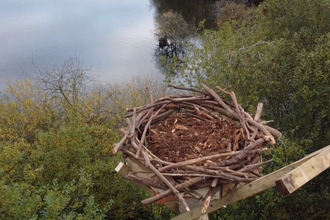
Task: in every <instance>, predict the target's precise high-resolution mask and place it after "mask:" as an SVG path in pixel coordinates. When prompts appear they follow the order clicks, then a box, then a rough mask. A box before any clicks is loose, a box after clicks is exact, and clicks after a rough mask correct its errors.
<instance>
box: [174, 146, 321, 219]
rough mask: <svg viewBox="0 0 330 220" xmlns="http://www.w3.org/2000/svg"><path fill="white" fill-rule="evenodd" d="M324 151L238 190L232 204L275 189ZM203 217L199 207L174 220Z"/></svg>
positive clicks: (220, 202)
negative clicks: (297, 169) (293, 172)
mask: <svg viewBox="0 0 330 220" xmlns="http://www.w3.org/2000/svg"><path fill="white" fill-rule="evenodd" d="M323 150H324V148H323V149H321V150H319V151H316V152H313V153H311V154H309V155H307V156H306V157H304V158H303V159H301V160H298V161H296V162H294V163H292V164H289V165H287V166H285V167H283V168H281V169H279V170H276V171H274V172H272V173H270V174H268V175H266V176H263V177H261V178H259V179H257V180H255V181H253V182H251V183H249V184H246V185H244V186H242V187H240V188H238V189H237V191H236V193H235V194H234V196H233V198H232V199H231V201H230V204H232V203H235V202H238V201H241V200H243V199H246V198H248V197H251V196H253V195H255V194H257V193H260V192H262V191H264V190H266V189H269V188H272V187H274V186H275V185H276V184H275V181H276V180H277V179H279V178H281V177H282V176H283V175H285V174H287V173H288V172H290V171H292V170H294V169H295V168H297V167H299V166H300V165H301V164H303V163H305V162H306V161H308V160H309V159H311V158H312V157H314V156H315V155H317V154H319V153H320V152H322V151H323ZM228 196H229V195H227V196H225V197H223V198H221V199H216V200H212V201H211V204H210V207H209V208H208V209H207V211H206V213H210V212H213V211H216V210H218V209H220V208H222V207H223V206H224V205H225V203H226V201H227V198H228ZM202 215H203V214H202V213H201V207H200V206H199V207H197V208H194V209H193V210H191V211H189V212H185V213H182V214H181V215H178V216H176V217H174V218H172V220H189V219H195V218H198V217H200V216H202Z"/></svg>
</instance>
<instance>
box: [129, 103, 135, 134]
mask: <svg viewBox="0 0 330 220" xmlns="http://www.w3.org/2000/svg"><path fill="white" fill-rule="evenodd" d="M132 122H133V124H132V127H130V131H129V132H130V134H129V137H132V136H133V135H134V133H135V126H136V108H134V109H133V118H132Z"/></svg>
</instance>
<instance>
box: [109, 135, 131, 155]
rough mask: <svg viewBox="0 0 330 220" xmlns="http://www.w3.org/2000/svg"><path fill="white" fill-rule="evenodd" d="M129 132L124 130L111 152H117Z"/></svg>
mask: <svg viewBox="0 0 330 220" xmlns="http://www.w3.org/2000/svg"><path fill="white" fill-rule="evenodd" d="M128 134H129V132H125V135H124V137H123V138H122V139H121V140H120V141H119V142H118V143H117V144H116V145H115V147H114V148H113V149H112V153H113V154H117V152H118V150H119V148H120V147H121V146H122V145H123V144H124V143H125V141H126V140H127V137H128Z"/></svg>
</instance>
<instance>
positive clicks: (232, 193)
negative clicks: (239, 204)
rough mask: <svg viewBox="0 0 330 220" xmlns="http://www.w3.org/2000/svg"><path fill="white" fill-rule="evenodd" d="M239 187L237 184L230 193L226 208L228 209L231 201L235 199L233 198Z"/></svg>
mask: <svg viewBox="0 0 330 220" xmlns="http://www.w3.org/2000/svg"><path fill="white" fill-rule="evenodd" d="M237 186H238V183H235V185H234V187H233V188H232V191H231V193H230V195H229V197H228V199H227V201H226V203H225V204H224V205H223V207H224V208H226V207H227V205H228V204H229V203H230V201H231V199H232V198H233V196H234V194H235V192H236V190H237Z"/></svg>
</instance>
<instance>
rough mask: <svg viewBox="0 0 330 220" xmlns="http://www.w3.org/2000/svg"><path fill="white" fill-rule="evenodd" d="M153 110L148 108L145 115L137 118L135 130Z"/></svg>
mask: <svg viewBox="0 0 330 220" xmlns="http://www.w3.org/2000/svg"><path fill="white" fill-rule="evenodd" d="M152 111H153V108H150V109H149V110H148V111H147V113H146V114H145V115H143V116H142V117H140V118H139V121H138V122H137V126H136V127H137V128H140V126H141V124H142V123H143V122H144V120H145V119H146V118H148V117H150V114H151V113H152Z"/></svg>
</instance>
